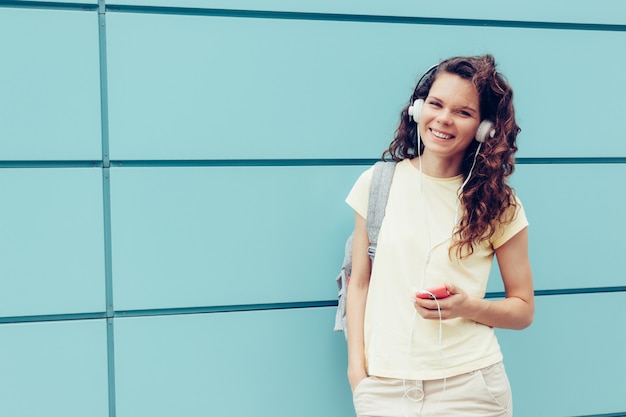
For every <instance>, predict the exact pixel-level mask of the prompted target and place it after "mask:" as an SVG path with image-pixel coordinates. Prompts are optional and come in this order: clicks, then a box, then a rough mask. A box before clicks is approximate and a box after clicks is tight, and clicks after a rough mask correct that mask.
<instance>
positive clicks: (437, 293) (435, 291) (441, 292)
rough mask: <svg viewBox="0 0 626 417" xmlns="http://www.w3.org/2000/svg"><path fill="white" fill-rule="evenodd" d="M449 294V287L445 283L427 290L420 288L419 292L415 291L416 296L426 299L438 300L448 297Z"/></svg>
mask: <svg viewBox="0 0 626 417" xmlns="http://www.w3.org/2000/svg"><path fill="white" fill-rule="evenodd" d="M431 294H432V295H431ZM433 295H434V297H433ZM449 295H450V293H449V292H448V288H447V287H446V286H445V285H439V286H437V287H432V288H427V289H426V290H419V291H418V292H417V293H415V296H416V297H417V298H424V299H428V298H430V299H435V298H436V299H438V300H439V299H441V298H446V297H447V296H449Z"/></svg>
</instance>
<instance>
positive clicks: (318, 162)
mask: <svg viewBox="0 0 626 417" xmlns="http://www.w3.org/2000/svg"><path fill="white" fill-rule="evenodd" d="M379 160H380V159H379V158H317V159H299V158H296V159H289V158H286V159H145V160H112V161H110V162H109V166H111V167H115V168H124V167H133V168H137V167H139V168H142V167H205V166H206V167H261V166H276V167H282V166H344V165H345V166H353V165H372V164H374V163H375V162H376V161H379ZM515 162H516V164H518V165H603V164H626V157H567V158H551V157H546V158H517V159H516V161H515ZM104 167H105V164H104V163H103V161H102V160H72V161H69V160H68V161H53V160H50V161H45V160H38V161H37V160H31V161H0V169H2V168H104Z"/></svg>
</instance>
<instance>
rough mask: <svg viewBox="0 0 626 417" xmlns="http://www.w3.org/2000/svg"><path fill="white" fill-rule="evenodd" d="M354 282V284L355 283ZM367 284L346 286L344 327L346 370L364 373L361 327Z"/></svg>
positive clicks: (353, 283)
mask: <svg viewBox="0 0 626 417" xmlns="http://www.w3.org/2000/svg"><path fill="white" fill-rule="evenodd" d="M355 281H356V282H355ZM368 289H369V282H363V283H361V282H359V281H357V280H354V281H353V282H352V283H351V284H350V285H348V293H347V297H346V326H347V335H348V339H347V341H348V368H349V369H352V370H354V371H356V372H358V371H363V372H365V352H364V336H363V325H364V322H365V303H366V300H367V292H368Z"/></svg>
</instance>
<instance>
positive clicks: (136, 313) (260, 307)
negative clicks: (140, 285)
mask: <svg viewBox="0 0 626 417" xmlns="http://www.w3.org/2000/svg"><path fill="white" fill-rule="evenodd" d="M617 292H626V286H616V287H595V288H594V287H590V288H565V289H548V290H536V291H535V295H536V296H538V297H543V296H562V295H584V294H598V293H617ZM502 297H504V292H490V293H487V294H486V296H485V298H488V299H494V298H502ZM336 306H337V300H321V301H299V302H285V303H260V304H234V305H221V306H201V307H177V308H153V309H137V310H116V311H113V312H112V313H106V312H97V313H78V314H50V315H38V316H15V317H0V324H3V323H26V322H45V321H68V320H92V319H105V318H106V319H111V318H124V317H153V316H172V315H186V314H208V313H233V312H253V311H266V310H294V309H301V308H320V307H336Z"/></svg>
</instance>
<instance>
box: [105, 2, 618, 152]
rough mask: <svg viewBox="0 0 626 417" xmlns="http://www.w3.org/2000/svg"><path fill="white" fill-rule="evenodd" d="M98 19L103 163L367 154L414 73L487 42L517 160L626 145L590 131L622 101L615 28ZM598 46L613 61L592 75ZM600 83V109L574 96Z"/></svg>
mask: <svg viewBox="0 0 626 417" xmlns="http://www.w3.org/2000/svg"><path fill="white" fill-rule="evenodd" d="M107 18H108V52H109V58H108V62H109V87H110V93H109V99H110V105H111V108H110V134H111V136H110V143H111V158H112V159H224V158H225V159H231V158H233V159H256V158H262V159H264V158H270V159H273V158H298V159H299V158H372V157H377V156H379V155H380V154H381V152H382V150H383V149H384V148H386V146H387V145H388V143H389V141H390V139H391V138H392V136H393V131H394V129H395V127H396V124H397V122H398V115H399V112H400V109H401V108H402V106H404V105H405V104H406V103H407V102H408V100H409V96H410V93H411V91H412V88H413V86H414V83H415V81H416V79H417V76H418V75H417V74H418V73H419V72H421V71H423V70H424V69H426V68H427V67H428V66H430V65H431V64H432V63H434V62H437V61H438V60H439V59H441V58H444V57H447V56H450V55H456V54H479V53H485V52H491V53H494V54H495V56H496V57H497V59H498V60H499V61H500V63H501V69H502V71H503V72H504V73H505V74H506V75H507V76H508V78H509V80H510V81H511V83H512V85H513V86H514V88H515V91H516V93H517V95H516V97H517V100H516V104H517V111H518V116H519V120H520V124H521V125H522V127H523V134H522V136H521V137H520V146H521V148H520V149H521V150H520V156H525V157H616V156H626V144H625V143H626V142H624V141H614V140H598V138H608V137H613V136H614V133H615V132H614V129H613V127H612V125H611V124H610V123H601V122H598V121H599V120H605V119H606V120H617V119H618V118H619V116H620V115H621V114H623V113H624V111H626V108H625V105H624V103H623V102H622V101H621V100H620V97H622V96H623V95H624V94H626V85H624V84H623V83H616V82H615V80H617V79H620V78H621V72H620V71H621V70H620V68H621V67H622V66H623V65H622V64H625V63H626V58H623V57H621V58H620V57H617V56H614V54H613V53H612V50H613V45H616V44H624V43H625V42H626V32H623V31H622V32H604V31H577V30H548V29H521V28H501V27H500V28H496V27H487V28H486V27H462V26H435V25H399V24H390V23H364V22H331V21H300V20H281V19H251V18H224V17H208V16H171V15H150V14H143V15H142V14H124V13H109V14H108V16H107ZM417 39H419V40H420V51H419V53H415V54H408V53H407V45H408V44H410V43H411V42H413V40H417ZM189 45H198V46H197V47H188V46H189ZM528 45H533V47H532V48H530V49H529V48H528ZM520 51H524V52H523V53H520ZM555 51H558V52H556V53H555ZM607 55H611V56H613V65H607V66H603V68H602V76H597V74H598V64H597V63H598V62H603V60H605V59H606V56H607ZM598 91H611V92H612V93H611V94H610V95H603V97H602V105H593V104H592V101H590V100H586V99H584V97H588V98H591V97H593V96H594V94H596V92H598ZM547 96H549V99H547V98H546V97H547ZM581 114H584V117H583V118H581V117H580V115H581ZM590 140H593V141H594V146H593V147H590V146H588V145H587V142H588V141H590Z"/></svg>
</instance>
